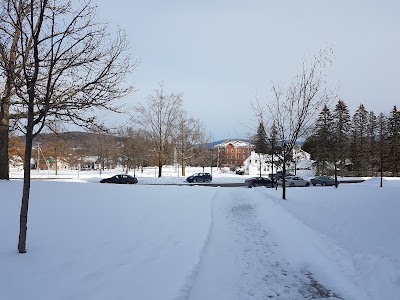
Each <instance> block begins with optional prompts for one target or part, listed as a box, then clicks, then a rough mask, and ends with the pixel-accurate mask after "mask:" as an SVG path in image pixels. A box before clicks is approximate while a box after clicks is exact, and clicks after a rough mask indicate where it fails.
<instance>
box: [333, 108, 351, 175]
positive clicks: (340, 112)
mask: <svg viewBox="0 0 400 300" xmlns="http://www.w3.org/2000/svg"><path fill="white" fill-rule="evenodd" d="M350 128H351V118H350V112H349V109H348V107H347V105H346V103H345V102H344V101H343V100H339V101H338V103H337V104H336V106H335V109H334V111H333V131H334V136H335V149H334V150H335V156H336V159H337V163H338V165H339V169H340V173H341V175H342V176H343V170H344V167H345V164H346V158H348V156H349V134H350Z"/></svg>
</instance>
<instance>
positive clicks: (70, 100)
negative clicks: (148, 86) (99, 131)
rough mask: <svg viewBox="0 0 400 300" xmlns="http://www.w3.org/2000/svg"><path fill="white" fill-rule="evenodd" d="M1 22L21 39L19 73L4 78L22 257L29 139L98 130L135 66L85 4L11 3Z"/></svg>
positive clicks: (19, 0)
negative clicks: (66, 129)
mask: <svg viewBox="0 0 400 300" xmlns="http://www.w3.org/2000/svg"><path fill="white" fill-rule="evenodd" d="M21 5H22V9H20V7H21ZM4 17H5V18H6V19H7V21H8V22H9V23H10V24H13V26H14V27H15V31H16V32H19V33H20V34H19V36H18V43H17V51H16V53H18V55H17V59H16V62H15V64H16V65H18V70H19V71H18V72H16V71H15V70H17V69H14V70H11V72H9V73H8V74H7V76H9V77H8V78H11V80H12V86H13V88H14V89H15V95H16V97H17V101H15V103H13V104H12V106H10V113H12V114H13V115H15V116H18V119H17V122H16V126H17V127H18V128H19V129H20V130H21V131H22V132H23V133H24V134H25V154H24V186H23V196H22V204H21V215H20V236H19V243H18V251H19V252H20V253H25V252H26V233H27V219H28V206H29V192H30V159H31V156H32V141H33V138H34V137H35V136H36V135H37V134H38V133H39V132H40V131H41V130H42V129H43V128H44V127H46V126H48V125H50V124H51V123H52V122H54V121H56V120H57V121H60V120H61V121H66V122H72V123H74V124H77V125H81V126H85V127H101V124H99V123H98V121H97V118H96V115H98V114H99V110H108V111H114V112H117V111H119V110H118V107H117V106H116V105H115V103H114V102H115V101H114V100H116V99H118V98H121V97H123V96H125V95H127V94H128V93H129V92H130V91H131V90H132V87H131V85H129V84H125V82H124V79H125V77H126V75H127V73H128V72H130V71H131V70H132V68H133V67H134V65H131V64H130V58H129V56H128V55H126V53H127V50H128V45H127V41H126V39H125V36H124V34H123V32H121V31H118V34H117V35H116V37H113V36H112V35H111V34H110V33H109V31H108V28H109V26H108V24H104V23H98V22H97V21H96V9H95V8H94V7H92V6H91V5H90V4H89V3H85V4H83V5H82V7H81V8H79V9H78V10H75V9H74V8H73V7H72V5H71V2H70V1H62V0H60V1H48V0H30V1H28V0H26V1H23V0H10V1H9V5H8V9H7V11H6V15H5V16H4ZM13 34H14V32H11V35H13Z"/></svg>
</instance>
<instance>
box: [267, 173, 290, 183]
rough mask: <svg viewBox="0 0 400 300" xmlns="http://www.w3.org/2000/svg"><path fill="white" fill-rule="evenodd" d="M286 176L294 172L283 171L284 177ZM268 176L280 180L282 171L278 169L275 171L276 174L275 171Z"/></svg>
mask: <svg viewBox="0 0 400 300" xmlns="http://www.w3.org/2000/svg"><path fill="white" fill-rule="evenodd" d="M286 176H294V174H292V173H288V172H286V173H285V177H286ZM268 177H269V178H271V179H272V180H274V181H277V180H280V179H282V177H283V176H282V171H278V172H276V174H275V173H274V174H269V175H268Z"/></svg>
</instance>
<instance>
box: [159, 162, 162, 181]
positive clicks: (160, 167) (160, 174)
mask: <svg viewBox="0 0 400 300" xmlns="http://www.w3.org/2000/svg"><path fill="white" fill-rule="evenodd" d="M162 167H163V164H162V163H161V161H158V178H160V177H161V176H162Z"/></svg>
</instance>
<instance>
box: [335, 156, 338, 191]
mask: <svg viewBox="0 0 400 300" xmlns="http://www.w3.org/2000/svg"><path fill="white" fill-rule="evenodd" d="M335 187H336V188H337V187H338V179H337V165H336V162H335Z"/></svg>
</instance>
